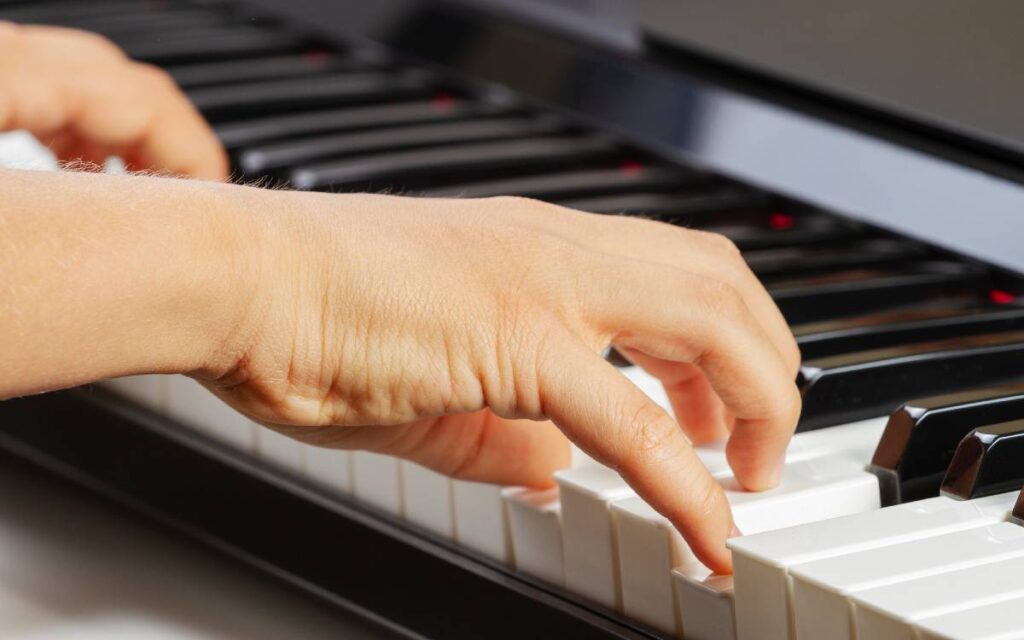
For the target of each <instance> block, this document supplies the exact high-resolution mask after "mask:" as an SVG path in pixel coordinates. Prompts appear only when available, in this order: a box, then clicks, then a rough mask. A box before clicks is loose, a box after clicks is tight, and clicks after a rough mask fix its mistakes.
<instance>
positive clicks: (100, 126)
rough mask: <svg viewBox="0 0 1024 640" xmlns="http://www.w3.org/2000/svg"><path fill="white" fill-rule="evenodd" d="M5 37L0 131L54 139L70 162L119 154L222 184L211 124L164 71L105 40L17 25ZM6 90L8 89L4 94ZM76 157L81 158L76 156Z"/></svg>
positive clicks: (221, 157) (223, 164)
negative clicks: (0, 128) (26, 132)
mask: <svg viewBox="0 0 1024 640" xmlns="http://www.w3.org/2000/svg"><path fill="white" fill-rule="evenodd" d="M15 33H16V34H17V38H16V39H12V38H11V37H7V38H5V39H3V40H0V50H2V51H3V52H4V53H5V54H6V53H7V52H8V50H10V49H13V48H15V47H17V49H18V50H17V52H16V53H15V54H12V55H5V56H3V59H2V60H0V94H5V93H6V94H7V96H8V97H7V100H6V102H5V103H4V105H2V108H0V111H2V113H0V120H2V121H3V122H2V123H0V126H3V127H5V128H23V129H27V130H29V131H30V132H32V133H33V134H35V135H36V136H37V137H39V138H40V139H43V140H50V139H52V140H54V142H55V143H56V144H57V145H58V147H57V148H55V149H54V150H55V152H57V153H58V155H59V156H61V157H62V158H63V159H65V160H74V159H84V160H89V161H94V162H96V161H98V162H99V163H102V160H103V159H105V157H97V156H101V155H102V156H107V155H120V156H122V157H124V158H125V159H126V160H127V161H128V162H129V165H130V166H129V168H130V169H134V170H156V171H162V172H170V173H173V174H178V175H189V176H194V177H199V178H207V179H215V180H222V179H224V178H225V177H226V176H227V172H228V164H227V159H226V155H225V153H224V150H223V149H222V147H221V145H220V143H219V142H218V141H217V139H216V137H215V136H214V134H213V132H212V130H211V129H210V127H209V126H208V125H207V124H206V122H204V121H203V119H202V117H201V116H200V115H199V113H198V112H197V111H196V110H195V108H194V107H193V106H192V105H191V104H190V103H189V102H188V100H187V98H186V97H185V96H184V95H183V94H182V93H181V91H180V90H179V89H178V88H177V87H176V86H175V84H174V82H173V81H172V80H171V79H170V77H169V76H167V74H166V73H164V72H163V71H161V70H159V69H156V68H155V67H150V66H148V65H141V64H137V63H134V62H132V61H131V60H129V59H127V58H126V57H125V56H124V54H123V53H121V52H120V50H118V49H117V47H116V46H115V45H113V44H112V43H110V42H109V41H108V40H106V39H105V38H102V37H100V36H96V35H93V34H88V33H83V32H78V31H74V30H70V29H57V28H48V27H19V28H17V29H16V31H15ZM5 90H6V91H5ZM75 154H78V155H75Z"/></svg>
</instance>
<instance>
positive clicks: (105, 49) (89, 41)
mask: <svg viewBox="0 0 1024 640" xmlns="http://www.w3.org/2000/svg"><path fill="white" fill-rule="evenodd" d="M77 33H78V34H79V36H78V37H79V39H80V40H81V41H82V42H84V43H85V44H86V45H88V46H89V47H91V48H93V49H94V50H96V51H97V52H98V53H101V54H104V55H108V56H118V57H123V56H124V52H122V51H121V47H119V46H117V45H116V44H114V41H113V40H111V39H110V38H108V37H107V36H104V35H102V34H99V33H94V32H92V31H79V32H77Z"/></svg>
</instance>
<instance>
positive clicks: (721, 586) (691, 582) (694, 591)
mask: <svg viewBox="0 0 1024 640" xmlns="http://www.w3.org/2000/svg"><path fill="white" fill-rule="evenodd" d="M672 581H673V583H674V587H675V595H676V608H677V609H678V610H679V615H680V619H681V620H682V621H683V624H684V626H685V628H686V638H687V640H734V639H735V638H736V625H735V623H734V622H733V607H732V576H722V575H715V574H713V573H711V571H710V570H709V569H708V568H707V567H705V566H704V565H702V564H700V563H694V564H691V565H687V566H684V567H677V568H675V569H673V570H672Z"/></svg>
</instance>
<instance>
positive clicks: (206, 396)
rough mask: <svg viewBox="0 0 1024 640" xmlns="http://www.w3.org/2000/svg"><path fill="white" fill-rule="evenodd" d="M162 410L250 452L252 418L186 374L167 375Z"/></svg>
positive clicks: (254, 443)
mask: <svg viewBox="0 0 1024 640" xmlns="http://www.w3.org/2000/svg"><path fill="white" fill-rule="evenodd" d="M165 390H166V394H167V395H166V412H167V415H169V416H170V417H172V418H174V419H176V420H179V421H181V422H183V423H185V424H187V425H189V426H191V427H193V428H195V429H198V430H200V431H203V432H204V433H206V434H207V435H210V436H212V437H214V438H217V439H218V440H221V441H222V442H226V443H228V444H230V445H233V446H235V447H238V448H239V449H241V450H243V451H246V452H249V453H252V452H253V451H254V450H255V448H256V436H255V431H256V429H255V427H254V425H253V422H252V421H251V420H249V419H248V418H246V417H245V416H243V415H242V414H240V413H238V412H237V411H235V410H234V409H232V408H231V407H229V406H228V405H227V404H225V403H224V402H223V401H222V400H220V399H219V398H218V397H217V396H215V395H213V393H211V392H210V391H209V390H207V389H206V387H204V386H203V385H201V384H199V383H198V382H196V381H195V380H193V379H192V378H189V377H187V376H177V375H176V376H168V378H167V380H166V385H165Z"/></svg>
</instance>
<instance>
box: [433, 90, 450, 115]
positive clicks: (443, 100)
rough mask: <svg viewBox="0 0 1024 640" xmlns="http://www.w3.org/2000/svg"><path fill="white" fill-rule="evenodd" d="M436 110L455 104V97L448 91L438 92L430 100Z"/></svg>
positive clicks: (448, 107)
mask: <svg viewBox="0 0 1024 640" xmlns="http://www.w3.org/2000/svg"><path fill="white" fill-rule="evenodd" d="M430 102H431V103H432V104H433V105H434V108H435V109H437V110H438V111H447V110H449V109H451V108H452V107H454V106H455V102H456V100H455V97H454V96H452V95H451V94H448V93H439V94H437V95H436V96H434V97H433V98H432V99H431V101H430Z"/></svg>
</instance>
